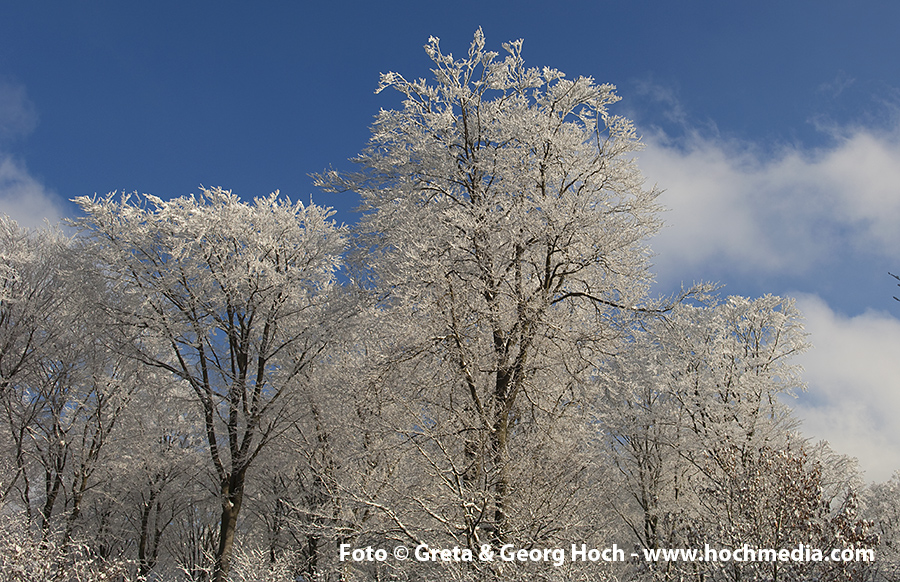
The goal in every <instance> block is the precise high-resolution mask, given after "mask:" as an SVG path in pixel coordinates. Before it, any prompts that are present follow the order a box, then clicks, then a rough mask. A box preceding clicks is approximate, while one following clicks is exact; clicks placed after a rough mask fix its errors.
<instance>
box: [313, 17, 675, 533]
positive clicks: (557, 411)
mask: <svg viewBox="0 0 900 582" xmlns="http://www.w3.org/2000/svg"><path fill="white" fill-rule="evenodd" d="M504 49H505V51H506V56H505V57H504V58H500V57H499V56H498V54H497V53H494V52H489V51H486V50H485V49H484V38H483V35H482V33H481V31H480V30H479V31H477V32H476V34H475V38H474V41H473V42H472V44H471V47H470V48H469V51H468V54H467V55H465V56H464V57H463V58H462V59H455V58H454V57H453V56H452V55H450V54H445V53H444V52H442V50H441V48H440V46H439V43H438V39H436V38H431V39H430V40H429V42H428V44H427V45H426V47H425V50H426V52H427V54H428V56H429V57H430V58H431V60H432V61H433V63H434V69H433V71H432V72H433V74H434V79H433V81H430V82H429V81H426V80H423V79H420V80H416V81H409V80H407V79H405V78H404V77H403V76H401V75H399V74H397V73H387V74H384V75H382V77H381V85H380V88H379V90H383V89H386V88H389V87H390V88H394V89H396V90H398V91H399V92H400V93H401V94H402V95H403V98H404V100H403V105H402V108H401V109H399V110H388V111H382V112H380V113H379V114H378V115H377V117H376V120H375V124H374V126H373V130H372V137H371V140H370V143H369V146H368V147H367V148H366V149H365V150H364V151H363V152H362V153H361V154H360V155H359V156H358V157H357V158H356V159H355V160H354V161H355V162H357V164H358V165H359V168H360V169H359V171H358V172H357V173H353V174H346V175H343V174H338V173H336V172H328V173H325V174H323V175H321V176H319V184H320V185H321V186H322V187H324V188H326V189H328V190H332V191H353V192H356V193H358V194H359V195H360V196H361V197H362V200H363V210H364V211H365V214H364V216H363V218H362V219H361V222H360V226H359V235H360V236H359V254H358V255H357V258H356V262H357V265H358V267H359V271H358V273H359V276H360V277H361V282H362V283H363V285H364V286H367V287H368V288H372V289H374V290H375V292H376V293H377V294H380V295H379V298H378V304H377V307H376V311H377V314H378V316H379V317H381V318H382V321H383V322H390V323H389V324H388V325H390V326H391V328H392V329H393V333H394V337H393V338H392V339H390V340H388V341H387V342H386V343H383V344H382V345H381V346H380V348H381V350H380V354H377V355H373V360H376V359H378V360H379V362H378V363H379V365H380V366H381V370H382V372H381V378H382V380H381V381H382V382H383V385H384V386H385V388H390V389H395V388H397V389H399V390H400V391H401V392H400V393H397V394H398V395H399V394H401V393H402V396H399V398H398V403H397V404H398V406H397V412H398V414H401V415H403V416H402V417H403V418H405V420H403V421H400V422H398V426H397V427H396V428H397V429H398V430H401V429H402V430H403V431H404V433H405V445H406V446H407V447H408V448H411V449H415V450H416V451H417V454H418V455H419V456H420V457H421V458H422V460H423V463H424V464H423V465H421V466H422V467H423V471H424V472H425V474H423V476H422V478H423V479H432V480H434V481H436V482H437V483H439V484H440V485H439V487H440V490H439V491H438V490H432V489H429V488H424V489H422V488H419V489H418V491H419V492H420V493H421V495H420V496H419V497H418V501H417V505H419V506H420V507H422V508H424V511H425V512H426V513H429V514H430V515H431V516H432V518H434V519H437V520H438V522H441V523H438V524H436V525H435V527H436V528H437V529H438V530H441V531H442V532H443V535H448V534H449V535H452V536H454V537H456V538H457V539H458V540H460V541H461V542H462V543H465V544H466V545H469V546H473V547H474V546H476V545H477V544H479V543H482V542H486V541H487V542H500V541H505V540H512V539H519V540H521V541H523V542H524V541H526V540H528V541H532V540H537V539H542V538H545V537H546V536H547V535H551V532H559V531H560V530H559V527H560V524H561V523H563V522H564V521H565V520H568V519H569V518H570V517H571V516H570V515H567V512H568V511H571V509H572V507H571V506H570V505H568V504H569V502H570V501H571V498H570V497H569V495H570V494H574V489H577V488H578V485H577V484H576V483H577V482H578V480H579V479H581V478H583V477H584V476H585V475H584V473H583V472H582V471H580V469H581V468H582V467H585V465H584V463H583V458H582V455H585V454H586V450H585V447H589V442H590V438H589V437H588V435H587V434H582V433H580V432H579V431H580V430H582V429H583V428H584V426H585V420H586V418H587V416H586V408H585V405H584V403H585V401H586V400H585V397H584V395H583V394H582V390H583V388H584V386H585V384H584V383H583V382H582V380H583V379H584V378H586V377H587V375H589V374H590V372H591V370H592V369H593V367H594V365H595V364H596V362H597V360H598V358H599V355H600V354H601V353H602V352H603V351H604V350H609V349H611V347H612V346H613V345H614V343H615V341H616V338H617V336H618V335H619V334H620V327H621V326H620V322H619V321H618V320H620V319H622V318H623V317H629V316H630V314H633V313H634V312H636V311H639V310H641V309H649V308H650V305H649V302H648V300H647V297H646V293H647V285H648V281H649V279H650V276H649V274H648V272H647V269H648V262H647V259H648V257H649V251H648V249H647V247H646V244H645V242H646V239H647V237H648V236H649V235H650V234H652V233H653V232H655V231H656V229H657V228H658V226H659V220H658V219H657V216H656V215H657V211H658V207H657V205H656V197H657V194H658V191H657V190H655V189H653V188H646V187H645V185H644V179H643V177H642V176H641V174H640V172H639V170H638V168H637V165H636V163H635V159H634V155H633V154H634V153H635V152H636V151H638V150H640V148H641V143H640V140H639V139H638V137H637V135H636V133H635V130H634V128H633V126H632V124H631V123H630V122H629V121H628V120H626V119H623V118H621V117H618V116H615V115H612V114H610V112H609V111H608V107H609V106H610V105H612V104H613V103H615V102H616V101H618V100H619V98H618V96H616V94H615V92H614V87H612V86H611V85H599V84H597V83H595V82H594V80H593V79H591V78H585V77H578V78H576V79H573V80H569V79H567V78H566V77H565V76H564V75H563V73H561V72H560V71H557V70H555V69H551V68H546V67H545V68H543V69H538V68H529V67H526V66H525V65H524V62H523V59H522V41H521V40H520V41H516V42H511V43H508V44H505V45H504ZM391 369H392V370H394V376H393V377H392V378H391V373H390V372H389V371H387V370H391ZM398 387H399V388H398ZM404 406H405V410H402V409H403V408H404ZM554 456H556V458H555V459H554ZM555 471H562V473H561V474H556V473H555ZM570 486H571V488H572V490H570V489H569V488H570ZM550 491H556V492H557V494H558V495H557V496H549V497H548V496H547V493H548V492H550ZM563 492H565V493H563ZM448 500H453V501H452V504H455V508H456V509H455V510H453V509H451V508H450V507H448ZM556 502H560V503H559V504H557V503H556ZM542 503H544V504H545V505H544V506H543V507H542V506H541V504H542ZM523 504H524V505H523ZM439 506H442V507H440V508H439ZM526 506H527V507H526ZM564 515H565V516H566V517H565V518H563V516H564ZM439 516H445V517H439Z"/></svg>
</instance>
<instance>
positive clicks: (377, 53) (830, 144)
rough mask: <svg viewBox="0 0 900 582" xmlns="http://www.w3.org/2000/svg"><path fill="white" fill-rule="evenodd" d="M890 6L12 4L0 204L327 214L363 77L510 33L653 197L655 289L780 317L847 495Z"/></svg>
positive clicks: (895, 267)
mask: <svg viewBox="0 0 900 582" xmlns="http://www.w3.org/2000/svg"><path fill="white" fill-rule="evenodd" d="M898 22H900V4H898V3H896V2H889V1H887V0H885V1H881V2H875V1H860V2H855V3H851V2H834V1H816V2H813V1H795V2H783V1H778V2H776V1H769V0H759V1H756V2H740V3H738V2H712V1H703V2H701V1H682V2H665V1H657V2H649V1H634V2H604V1H595V2H590V3H588V2H585V3H566V2H561V3H560V2H557V3H553V4H551V3H547V2H516V3H509V4H500V3H492V4H484V3H481V2H467V1H460V2H445V3H432V2H395V3H372V2H365V3H364V2H358V3H357V2H334V3H332V4H331V5H329V6H324V3H323V4H321V5H316V6H309V5H306V4H304V3H299V2H278V3H276V2H268V3H254V4H252V5H251V4H250V3H238V2H216V3H212V2H177V3H176V2H166V1H161V2H152V3H151V2H145V3H124V2H115V3H114V2H43V1H40V0H36V1H33V2H19V3H12V2H7V3H4V4H3V6H2V7H0V211H2V212H7V213H9V214H10V215H12V216H13V217H14V218H16V219H17V220H19V222H20V223H22V224H25V225H39V224H40V223H41V222H42V220H43V219H44V217H46V218H48V219H49V220H51V221H52V222H55V221H57V220H59V219H60V218H63V217H66V216H71V215H73V213H74V212H75V209H74V207H73V206H72V204H71V203H70V202H69V200H70V199H71V198H74V197H75V196H81V195H90V194H94V193H98V194H105V193H107V192H109V191H112V190H118V191H123V190H124V191H129V192H130V191H139V192H146V193H151V194H155V195H158V196H162V197H169V196H179V195H184V194H188V193H191V192H196V191H197V188H198V186H199V185H200V184H203V185H204V186H222V187H225V188H230V189H233V190H234V191H235V192H236V193H238V194H239V195H241V196H243V197H245V198H248V199H249V198H252V197H253V196H260V195H265V194H268V193H269V192H270V191H272V190H275V189H280V190H281V192H282V193H284V194H286V195H288V196H290V197H292V198H294V199H298V198H299V199H302V200H304V201H307V200H309V198H310V196H312V197H313V200H314V201H315V202H317V203H320V204H325V205H329V206H334V207H335V208H337V209H338V210H339V219H340V220H343V221H346V222H352V221H353V220H354V218H353V215H352V213H351V210H352V208H353V207H354V204H355V201H354V200H352V199H350V198H348V197H346V196H343V197H341V196H333V195H327V194H324V193H321V192H316V191H315V189H314V188H313V186H312V183H311V179H310V178H309V176H308V175H309V174H310V173H313V172H319V171H321V170H323V169H325V168H327V167H328V166H334V167H335V168H337V169H349V168H350V166H351V164H349V163H348V162H347V159H348V158H350V157H352V156H353V155H354V154H356V153H357V152H358V151H359V150H360V149H361V148H362V147H363V146H364V144H365V141H366V139H367V137H368V127H369V125H370V123H371V121H372V117H373V115H374V114H375V113H376V112H377V111H378V109H379V108H392V107H397V106H398V105H399V97H398V96H397V95H391V94H389V93H387V92H385V93H382V94H380V95H375V94H374V90H375V89H376V87H377V84H378V74H379V73H380V72H387V71H390V70H393V71H397V72H400V73H402V74H404V76H406V77H407V78H409V77H419V76H428V68H429V63H430V61H429V60H428V58H427V57H426V56H425V54H424V51H423V50H422V46H423V45H424V44H425V42H426V41H427V39H428V37H429V36H437V37H439V38H440V39H441V46H442V48H443V49H444V51H449V52H453V53H456V54H463V53H464V52H465V50H466V49H467V48H468V44H469V42H470V41H471V38H472V34H473V33H474V31H475V29H476V28H478V27H479V26H481V27H482V28H483V30H484V33H485V36H486V39H487V44H488V47H489V48H492V49H493V50H501V49H500V44H501V43H502V42H505V41H508V40H514V39H517V38H524V39H525V44H524V54H525V58H526V62H527V63H528V64H530V65H533V66H544V65H546V66H551V67H555V68H558V69H560V70H562V71H564V72H566V73H567V74H568V75H569V76H570V77H574V76H578V75H585V76H593V77H594V78H595V79H596V80H597V81H599V82H604V83H605V82H608V83H613V84H615V85H616V86H617V87H618V91H619V94H620V95H621V96H622V97H623V100H622V101H621V102H620V103H619V104H617V105H616V106H615V108H614V112H615V113H619V114H624V115H627V116H629V117H631V118H632V119H633V120H634V121H635V122H636V124H637V126H638V129H639V132H640V133H641V134H642V135H643V137H644V141H645V143H646V144H647V149H646V150H645V151H644V152H642V153H641V155H640V164H641V167H642V169H643V171H644V173H645V175H646V176H647V179H648V181H649V182H650V183H657V184H658V185H659V186H660V187H662V188H664V189H666V193H665V194H664V195H663V203H664V204H665V205H666V206H667V207H668V208H670V211H669V212H667V213H666V215H665V217H664V218H665V220H666V222H667V224H668V226H667V227H666V229H665V230H664V231H663V232H662V233H661V234H660V235H659V236H658V237H657V238H656V239H655V240H654V241H653V247H654V250H655V251H656V252H657V257H656V261H655V262H656V265H657V267H656V269H657V273H658V280H659V284H658V291H659V292H661V293H665V292H667V291H671V290H672V289H674V288H675V287H677V286H678V285H679V284H680V283H681V282H682V281H685V282H687V283H690V282H692V281H694V280H708V281H717V282H720V283H721V284H723V285H724V288H723V290H722V293H723V294H741V295H747V296H758V295H761V294H764V293H774V294H787V295H792V296H794V297H796V298H797V299H798V302H799V304H800V306H801V308H802V309H803V311H804V313H805V315H806V318H807V329H808V331H809V332H810V340H811V342H812V343H813V344H814V345H815V348H814V349H812V350H810V352H808V353H807V354H805V355H804V356H802V357H801V359H800V361H801V363H802V364H803V365H804V367H805V368H806V373H805V378H806V380H807V382H808V384H809V392H808V393H807V394H806V395H803V396H801V398H800V399H798V400H797V401H793V404H794V406H795V407H796V410H797V414H798V416H800V417H801V418H803V419H804V425H803V431H804V432H805V433H806V434H807V435H809V436H810V437H812V438H825V439H828V440H829V441H830V442H832V444H833V446H834V447H835V448H836V449H837V450H838V451H839V452H842V453H847V454H851V455H854V456H856V457H858V458H859V459H860V464H861V466H862V468H863V469H865V470H866V475H867V477H868V478H869V479H872V480H884V479H886V478H888V477H889V476H890V474H891V473H892V472H893V471H894V470H895V469H900V421H898V420H897V417H898V413H900V320H898V316H900V303H898V302H896V301H894V300H893V299H892V296H893V295H895V294H896V295H898V296H900V289H898V288H897V287H896V286H895V285H894V284H895V283H896V282H895V281H894V280H893V279H891V278H890V277H889V276H888V275H887V272H888V271H893V272H897V271H900V62H898V55H900V35H898V34H896V26H897V23H898Z"/></svg>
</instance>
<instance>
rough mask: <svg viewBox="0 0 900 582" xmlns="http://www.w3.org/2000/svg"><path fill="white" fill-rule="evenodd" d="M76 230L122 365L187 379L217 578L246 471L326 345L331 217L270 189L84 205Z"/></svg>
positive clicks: (333, 260) (335, 253) (283, 423)
mask: <svg viewBox="0 0 900 582" xmlns="http://www.w3.org/2000/svg"><path fill="white" fill-rule="evenodd" d="M77 202H78V203H79V205H80V206H81V208H82V209H83V211H84V212H85V214H86V217H85V218H84V219H81V220H79V221H77V224H78V226H79V227H80V228H81V229H82V232H83V236H84V237H85V239H86V240H88V241H89V242H90V244H91V246H90V249H91V252H93V253H94V255H95V257H96V260H97V261H98V264H99V265H100V268H101V269H103V270H104V272H106V273H107V274H108V276H109V285H110V286H111V287H112V289H113V290H114V292H115V293H117V294H119V295H121V296H122V298H123V302H122V303H121V304H118V305H111V306H108V308H109V310H110V313H111V315H112V316H113V317H114V318H116V320H117V322H118V324H119V325H122V326H124V327H123V328H124V329H127V330H130V331H131V332H133V335H134V337H133V338H132V340H133V341H131V342H130V344H129V345H130V346H131V347H132V350H133V351H132V352H131V356H132V357H134V358H136V359H138V360H140V361H142V362H144V363H145V364H147V365H150V366H153V367H155V368H157V369H160V370H163V371H166V372H168V373H170V374H172V375H173V376H174V377H175V378H177V379H179V380H180V381H183V382H186V383H187V384H188V385H189V386H190V389H191V391H192V393H193V401H194V404H195V405H196V406H197V407H198V411H199V414H200V415H201V417H202V419H203V421H202V422H203V427H204V429H203V430H204V433H205V437H206V447H207V451H208V453H209V460H210V462H211V463H212V468H213V471H214V474H215V476H216V479H217V481H218V490H219V503H220V505H221V517H220V524H219V537H218V546H217V550H216V554H215V564H214V570H215V573H214V577H215V579H216V581H217V582H222V581H224V580H226V578H227V576H228V568H229V560H230V556H231V552H232V547H233V543H234V536H235V529H236V525H237V519H238V515H239V513H240V510H241V505H242V502H243V499H244V497H243V496H244V490H245V486H246V479H247V475H248V471H249V469H250V467H251V466H252V464H253V462H254V460H255V459H256V458H257V456H258V455H259V454H260V453H261V451H263V450H264V449H265V447H266V445H267V444H268V443H269V441H271V440H272V438H274V437H275V436H276V435H278V434H280V433H281V432H282V431H284V430H286V428H287V426H288V421H289V418H288V415H289V413H290V411H291V408H290V406H289V404H290V401H291V399H292V394H294V393H295V392H296V387H297V385H298V384H299V383H302V382H304V381H305V379H304V375H305V374H306V373H307V372H308V371H309V368H310V366H311V364H312V362H314V361H315V359H316V357H317V356H318V355H319V354H320V353H321V351H322V350H323V348H324V346H325V344H326V343H327V341H328V340H329V337H328V329H327V325H326V323H327V321H328V308H329V307H328V298H329V294H330V292H331V290H332V288H333V286H334V273H335V271H336V270H337V268H338V267H339V265H340V255H341V253H342V251H343V248H344V242H343V235H342V233H341V231H340V229H338V228H337V227H335V226H334V224H333V223H332V222H331V221H330V220H329V216H330V214H331V213H330V211H329V210H327V209H324V208H320V207H318V206H315V205H309V206H304V205H303V204H301V203H292V202H290V201H289V200H286V199H284V198H282V197H280V196H278V194H277V193H275V194H272V195H271V196H268V197H265V198H257V199H255V201H254V203H253V204H245V203H243V202H241V201H240V200H239V199H238V197H237V196H235V195H234V194H232V193H231V192H228V191H224V190H221V189H212V190H203V191H202V192H201V194H200V195H199V196H190V197H182V198H175V199H172V200H169V201H163V200H162V199H159V198H156V197H152V196H145V197H130V196H122V197H121V198H120V199H115V198H114V197H113V196H112V195H110V196H107V197H105V198H100V199H96V198H95V199H91V198H86V197H82V198H79V199H77Z"/></svg>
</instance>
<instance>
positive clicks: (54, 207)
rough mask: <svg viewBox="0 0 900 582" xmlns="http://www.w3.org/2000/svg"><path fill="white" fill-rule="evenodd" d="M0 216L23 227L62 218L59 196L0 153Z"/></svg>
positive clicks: (20, 164)
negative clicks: (3, 215) (1, 214)
mask: <svg viewBox="0 0 900 582" xmlns="http://www.w3.org/2000/svg"><path fill="white" fill-rule="evenodd" d="M0 213H3V214H7V215H9V216H10V217H11V218H12V219H13V220H15V221H16V222H18V223H19V225H20V226H25V227H40V226H43V225H44V220H45V219H46V220H48V221H50V224H56V223H57V222H59V221H60V219H61V218H62V216H63V214H64V213H63V211H62V209H61V206H60V202H59V196H57V195H56V194H54V193H53V192H52V191H50V190H48V189H47V188H46V187H45V186H44V185H43V184H41V182H40V181H38V180H37V179H36V178H34V177H33V176H32V175H31V174H30V173H29V172H28V169H27V168H26V167H25V165H24V164H22V163H20V162H17V161H16V160H15V159H13V158H12V157H11V156H6V155H3V154H0Z"/></svg>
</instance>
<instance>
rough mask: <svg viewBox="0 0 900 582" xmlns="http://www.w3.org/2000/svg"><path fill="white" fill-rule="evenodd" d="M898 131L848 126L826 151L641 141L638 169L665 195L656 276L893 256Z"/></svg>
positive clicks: (803, 268) (899, 215) (899, 216)
mask: <svg viewBox="0 0 900 582" xmlns="http://www.w3.org/2000/svg"><path fill="white" fill-rule="evenodd" d="M898 136H900V131H895V132H893V133H877V132H875V131H872V130H866V129H857V130H854V131H848V132H845V133H844V135H843V136H839V137H838V136H836V137H835V140H834V141H835V143H834V145H833V146H831V147H829V148H822V149H817V150H804V149H803V148H800V147H796V146H792V147H782V148H780V149H778V150H777V151H776V152H775V153H774V154H772V153H771V152H769V153H763V152H761V151H760V149H759V148H756V147H754V146H753V145H752V144H747V143H740V142H727V141H724V140H721V139H718V138H704V137H701V136H699V135H696V134H694V135H693V136H692V137H690V138H688V139H687V142H686V145H679V146H676V145H675V144H673V143H672V142H671V141H670V140H668V139H667V138H666V137H665V136H664V135H659V134H657V135H653V136H649V137H645V142H646V143H647V149H646V150H645V151H644V152H642V153H641V154H640V159H639V163H640V166H641V169H642V170H643V171H644V174H645V175H646V176H647V178H648V180H649V182H651V183H657V184H658V185H659V186H660V187H661V188H664V189H665V190H666V192H665V193H664V194H663V196H662V199H661V202H662V204H663V205H664V206H666V207H667V208H669V209H670V212H668V213H666V215H665V217H664V218H665V220H666V223H667V224H668V225H669V226H667V227H666V228H665V229H664V230H663V232H661V233H660V234H659V235H658V236H657V237H656V238H655V239H654V240H653V241H652V244H653V248H654V250H655V251H656V252H657V253H658V257H657V261H656V262H657V265H658V268H659V271H660V274H661V275H663V276H666V275H672V274H673V273H677V274H679V275H680V277H684V276H687V277H688V278H689V277H690V276H691V274H692V273H693V272H696V271H697V268H698V267H699V266H701V265H703V266H705V267H710V266H712V267H725V268H727V269H728V270H730V271H732V272H738V273H742V274H752V273H765V274H770V275H778V274H785V273H798V272H811V271H812V270H813V269H815V268H816V267H819V266H821V264H822V263H823V262H825V261H828V260H830V258H831V257H833V256H835V255H836V254H840V253H842V252H844V251H847V250H851V251H853V252H865V253H867V254H874V255H876V256H891V257H893V256H895V255H896V253H897V249H900V228H898V225H900V139H898Z"/></svg>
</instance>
